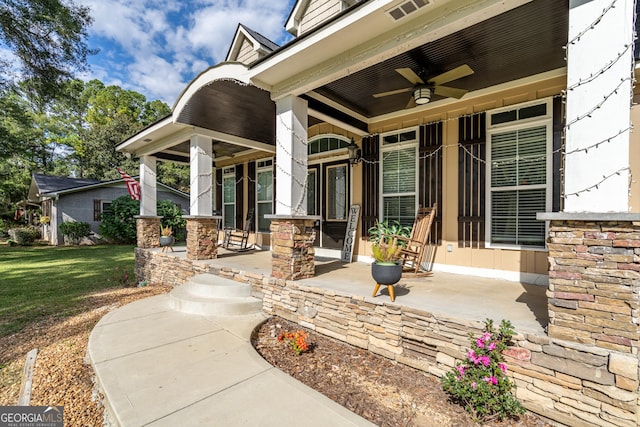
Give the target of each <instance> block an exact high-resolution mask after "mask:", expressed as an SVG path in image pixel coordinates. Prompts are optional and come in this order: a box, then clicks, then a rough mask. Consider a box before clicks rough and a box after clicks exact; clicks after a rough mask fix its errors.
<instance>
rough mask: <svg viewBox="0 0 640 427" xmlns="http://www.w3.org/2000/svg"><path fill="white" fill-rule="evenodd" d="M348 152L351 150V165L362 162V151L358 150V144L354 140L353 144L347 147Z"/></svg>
mask: <svg viewBox="0 0 640 427" xmlns="http://www.w3.org/2000/svg"><path fill="white" fill-rule="evenodd" d="M347 150H349V164H350V165H351V166H353V165H355V164H356V163H359V162H360V161H361V160H362V150H360V148H358V146H357V145H356V143H355V142H354V141H353V138H351V142H350V143H349V145H347Z"/></svg>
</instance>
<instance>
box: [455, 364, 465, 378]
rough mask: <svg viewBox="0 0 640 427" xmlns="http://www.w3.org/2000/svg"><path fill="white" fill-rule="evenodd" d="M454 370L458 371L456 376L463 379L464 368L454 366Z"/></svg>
mask: <svg viewBox="0 0 640 427" xmlns="http://www.w3.org/2000/svg"><path fill="white" fill-rule="evenodd" d="M456 369H457V370H458V374H459V375H460V376H461V377H464V366H462V365H458V366H456Z"/></svg>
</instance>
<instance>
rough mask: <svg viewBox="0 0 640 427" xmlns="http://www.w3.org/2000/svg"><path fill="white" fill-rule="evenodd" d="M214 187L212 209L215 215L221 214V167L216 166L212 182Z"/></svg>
mask: <svg viewBox="0 0 640 427" xmlns="http://www.w3.org/2000/svg"><path fill="white" fill-rule="evenodd" d="M213 185H214V186H215V189H216V203H215V205H214V208H215V209H214V210H215V211H217V212H216V214H217V215H222V168H216V179H215V181H214V183H213Z"/></svg>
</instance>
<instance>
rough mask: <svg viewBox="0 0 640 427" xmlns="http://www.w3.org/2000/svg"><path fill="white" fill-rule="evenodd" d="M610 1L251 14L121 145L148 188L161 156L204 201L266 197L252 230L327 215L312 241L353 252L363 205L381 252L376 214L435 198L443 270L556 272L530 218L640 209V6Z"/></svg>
mask: <svg viewBox="0 0 640 427" xmlns="http://www.w3.org/2000/svg"><path fill="white" fill-rule="evenodd" d="M609 3H610V2H609V1H603V0H592V1H586V2H585V1H582V2H580V1H573V0H572V1H558V0H534V1H530V0H513V1H508V2H505V1H502V0H484V1H470V0H469V1H462V0H431V1H426V0H406V1H389V0H377V1H373V0H372V1H340V0H330V1H322V2H321V1H314V0H306V1H303V0H298V1H297V2H296V3H295V5H294V7H293V10H292V12H291V14H290V16H289V17H288V19H287V21H286V29H287V30H288V31H289V32H290V33H291V34H292V35H293V36H294V37H295V38H294V39H293V40H292V41H291V42H289V43H287V44H286V45H284V46H282V47H277V46H275V44H273V43H272V42H270V41H268V40H267V39H265V38H264V37H263V36H261V35H260V34H258V33H256V32H254V31H252V30H250V29H248V28H247V27H245V26H243V25H240V26H238V29H237V31H236V35H235V37H234V39H233V43H232V45H231V47H230V49H229V54H228V56H227V58H226V60H227V62H224V63H221V64H218V65H216V66H213V67H211V68H209V69H207V70H205V71H204V72H203V73H201V74H200V75H199V76H198V77H197V78H195V79H194V80H193V81H192V82H191V83H189V85H188V86H187V87H186V88H185V90H184V91H183V93H182V94H181V95H180V96H179V98H178V100H177V101H176V103H175V105H174V106H173V110H172V114H171V115H170V116H168V117H166V118H164V119H162V120H160V121H158V122H156V123H154V124H152V125H151V126H149V127H147V128H146V129H144V130H142V131H141V132H139V133H138V134H136V135H134V136H132V137H130V138H129V139H127V140H126V141H124V142H122V143H121V144H120V145H119V146H118V150H119V151H122V152H128V153H131V154H132V155H134V156H137V157H140V159H141V174H142V176H143V178H142V180H143V181H145V180H146V182H147V184H148V185H149V186H150V187H149V188H153V185H154V176H155V167H156V166H155V165H156V162H157V161H177V162H182V163H186V162H190V164H191V169H192V171H191V176H192V177H196V176H197V177H198V179H197V180H196V181H195V182H192V191H191V197H192V201H191V204H190V206H192V209H191V212H190V213H191V215H194V216H198V215H200V216H202V215H204V216H206V215H211V210H210V209H211V206H210V205H211V200H212V201H213V209H214V210H216V211H220V212H222V215H223V223H224V225H225V226H226V227H241V226H242V224H243V221H244V218H245V216H246V213H247V211H248V210H249V209H251V208H253V209H254V210H255V212H256V213H257V215H255V220H254V223H253V224H252V231H254V232H255V233H256V241H257V242H258V244H262V245H265V246H268V245H269V244H270V235H269V224H270V220H269V218H266V217H265V215H267V216H268V215H269V214H277V215H281V216H282V215H285V216H286V215H290V216H293V217H295V216H296V215H307V214H308V215H316V216H319V217H320V218H321V219H320V220H319V221H317V222H316V231H317V238H316V241H315V245H316V246H317V249H316V251H315V253H316V254H322V255H329V256H335V257H339V256H340V253H339V249H340V248H341V247H342V245H343V242H344V236H345V230H346V226H347V212H348V208H349V206H350V205H352V204H359V205H361V211H360V215H361V219H360V222H359V224H358V230H359V231H358V233H357V237H358V239H357V242H356V247H355V250H354V254H355V255H356V257H359V258H360V259H368V256H369V254H370V250H369V246H368V242H367V237H368V236H367V230H368V228H369V227H371V226H373V225H374V224H375V221H376V220H383V219H390V220H399V221H401V222H403V223H405V224H411V223H412V221H413V216H414V215H415V212H416V209H417V208H418V207H419V206H421V205H422V206H431V205H433V204H434V203H437V205H438V213H437V217H436V220H435V222H434V226H433V231H432V233H431V238H432V240H433V243H434V245H435V246H434V248H435V249H434V252H433V253H432V254H431V259H429V260H427V261H429V262H430V263H432V264H433V268H434V269H436V270H441V271H451V272H458V273H467V274H476V275H484V276H491V277H503V278H508V279H512V280H523V281H526V282H532V283H547V281H548V260H547V257H548V255H549V254H548V252H547V250H546V248H545V241H546V238H547V236H548V228H549V221H546V222H545V221H543V220H538V219H537V218H536V214H538V213H544V212H562V211H565V212H585V211H586V212H609V211H615V212H640V188H639V187H638V186H639V184H638V183H637V182H636V181H635V180H631V178H630V177H631V176H632V171H637V170H638V169H639V168H640V155H639V154H638V153H637V151H638V149H637V148H636V147H637V146H638V144H637V142H638V136H637V133H636V134H630V131H629V121H630V118H631V117H632V115H633V114H636V115H637V114H638V113H637V111H636V108H635V107H634V109H633V111H631V110H630V106H629V104H630V103H629V98H630V97H631V95H632V91H633V89H632V87H631V80H632V78H633V75H632V74H633V72H632V71H631V70H632V68H633V67H632V61H633V59H634V57H635V56H634V54H633V49H632V48H630V47H629V46H631V47H633V28H632V27H633V24H632V23H633V22H634V21H633V15H634V10H633V2H631V1H630V0H619V1H618V2H617V4H616V5H615V7H614V8H611V7H608V5H609ZM603 40H606V41H607V43H608V44H607V45H606V46H603V45H601V44H602V42H603ZM594 52H598V53H597V54H594ZM567 58H568V59H567ZM596 59H597V60H596ZM620 82H621V83H620ZM565 91H567V92H566V94H565ZM603 100H604V101H603ZM611 141H613V142H611ZM608 142H611V143H608ZM352 143H355V144H356V145H357V148H358V149H359V150H360V153H359V154H360V155H361V156H356V157H353V158H352V159H351V160H350V158H349V149H348V147H349V146H350V145H351V144H352ZM351 146H352V145H351ZM352 147H353V146H352ZM634 150H635V151H634ZM195 152H198V153H199V154H198V156H195V157H194V156H193V155H192V154H191V156H192V157H190V153H195ZM352 153H353V154H358V152H357V151H356V150H352ZM206 159H208V160H209V161H207V160H206ZM637 174H638V173H637V172H636V175H637ZM212 176H213V177H215V179H212ZM192 179H193V178H192ZM214 188H215V190H213V189H214ZM149 200H151V199H149ZM145 206H147V207H148V209H147V210H145V209H146V208H145ZM153 209H154V208H153V206H152V204H151V203H149V204H145V202H144V195H143V203H142V210H141V214H153V213H154V211H153Z"/></svg>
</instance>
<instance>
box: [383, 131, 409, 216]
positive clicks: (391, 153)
mask: <svg viewBox="0 0 640 427" xmlns="http://www.w3.org/2000/svg"><path fill="white" fill-rule="evenodd" d="M380 140H381V144H382V147H381V150H380V153H381V154H380V163H381V174H380V180H381V182H380V188H381V189H382V196H381V197H382V200H381V202H382V203H381V207H382V209H381V215H382V219H383V220H385V219H388V220H390V221H393V220H397V221H400V223H401V224H403V225H411V224H413V220H414V218H415V214H416V209H417V208H418V202H417V183H418V175H417V174H418V155H417V154H418V130H417V129H411V130H407V129H404V130H401V131H395V132H391V133H386V134H383V135H381V138H380Z"/></svg>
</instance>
